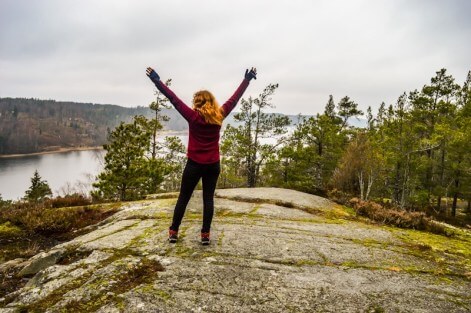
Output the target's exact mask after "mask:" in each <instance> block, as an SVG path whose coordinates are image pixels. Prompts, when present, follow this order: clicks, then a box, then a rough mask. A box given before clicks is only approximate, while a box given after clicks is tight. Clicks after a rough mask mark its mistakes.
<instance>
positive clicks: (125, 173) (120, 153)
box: [93, 116, 163, 201]
mask: <svg viewBox="0 0 471 313" xmlns="http://www.w3.org/2000/svg"><path fill="white" fill-rule="evenodd" d="M151 135H152V134H151V132H150V131H149V128H148V125H147V121H146V119H145V118H144V117H143V116H136V117H134V119H133V122H132V123H129V124H126V123H124V122H121V124H120V125H119V126H118V127H116V128H115V129H114V130H113V131H112V132H111V133H110V134H109V139H108V140H109V144H106V145H104V146H103V147H104V149H105V150H106V155H105V167H104V170H103V172H101V173H100V174H99V175H98V182H96V183H94V184H93V186H94V187H95V188H97V189H98V190H97V191H96V193H95V196H99V197H103V198H106V199H112V200H121V201H125V200H133V199H139V198H142V197H143V196H144V195H145V194H147V193H148V192H149V176H148V174H149V169H153V167H152V165H151V166H150V167H149V163H148V162H147V158H146V156H145V153H146V152H147V151H148V150H149V146H150V139H151ZM150 172H152V174H153V175H156V173H153V171H152V170H151V171H150ZM154 177H155V176H154ZM158 178H159V180H163V178H162V177H161V176H159V177H158ZM151 185H155V182H153V183H152V184H151Z"/></svg>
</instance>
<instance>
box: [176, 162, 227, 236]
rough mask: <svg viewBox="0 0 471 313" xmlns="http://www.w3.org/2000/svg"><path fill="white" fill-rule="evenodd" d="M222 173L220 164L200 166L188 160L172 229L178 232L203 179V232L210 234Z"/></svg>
mask: <svg viewBox="0 0 471 313" xmlns="http://www.w3.org/2000/svg"><path fill="white" fill-rule="evenodd" d="M220 172H221V167H220V163H219V162H217V163H212V164H200V163H196V162H195V161H193V160H191V159H188V161H187V162H186V166H185V170H184V171H183V177H182V184H181V187H180V195H179V196H178V200H177V204H176V205H175V212H174V213H173V222H172V226H170V229H172V230H175V231H178V228H179V227H180V223H181V222H182V219H183V215H185V210H186V206H187V205H188V201H190V198H191V195H192V194H193V190H195V187H196V185H197V184H198V182H199V180H200V178H203V228H202V229H201V232H204V233H207V232H209V230H210V228H211V221H212V220H213V214H214V191H215V189H216V183H217V181H218V177H219V173H220Z"/></svg>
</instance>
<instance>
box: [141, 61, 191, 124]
mask: <svg viewBox="0 0 471 313" xmlns="http://www.w3.org/2000/svg"><path fill="white" fill-rule="evenodd" d="M146 75H147V76H148V77H149V78H150V80H151V81H152V82H153V83H154V84H155V87H157V89H158V90H159V91H160V92H161V93H162V94H163V95H164V96H165V97H167V98H168V100H169V101H170V103H171V104H172V105H173V106H174V107H175V109H176V110H177V111H178V112H179V113H180V114H181V115H182V116H183V117H184V118H185V119H186V120H187V121H188V122H190V121H191V120H192V119H194V118H195V117H196V115H197V114H198V113H196V112H195V111H193V110H192V109H191V108H190V107H189V106H188V105H186V104H185V103H184V102H183V101H182V100H180V98H178V97H177V95H176V94H175V93H174V92H173V91H172V90H170V88H168V86H166V85H165V84H164V83H163V82H162V81H161V80H160V76H159V75H158V74H157V73H156V72H155V71H154V69H153V68H151V67H148V68H147V70H146Z"/></svg>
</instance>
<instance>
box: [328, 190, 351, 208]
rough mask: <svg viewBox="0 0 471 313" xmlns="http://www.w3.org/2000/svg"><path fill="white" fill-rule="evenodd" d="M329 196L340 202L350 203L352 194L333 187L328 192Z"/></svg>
mask: <svg viewBox="0 0 471 313" xmlns="http://www.w3.org/2000/svg"><path fill="white" fill-rule="evenodd" d="M327 197H328V198H329V199H330V200H332V201H334V202H337V203H339V204H348V202H349V199H350V198H351V195H350V194H348V193H346V192H343V191H341V190H338V189H335V188H334V189H332V190H329V191H328V192H327Z"/></svg>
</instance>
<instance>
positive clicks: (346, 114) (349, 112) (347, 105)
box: [337, 96, 363, 129]
mask: <svg viewBox="0 0 471 313" xmlns="http://www.w3.org/2000/svg"><path fill="white" fill-rule="evenodd" d="M337 107H338V113H337V115H338V116H339V117H340V118H341V119H342V129H343V128H345V127H346V126H347V123H348V119H349V118H351V117H355V116H357V115H363V112H362V111H361V110H359V109H358V104H356V103H355V102H354V101H353V100H350V97H348V96H345V97H343V98H342V99H340V102H339V103H338V105H337Z"/></svg>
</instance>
